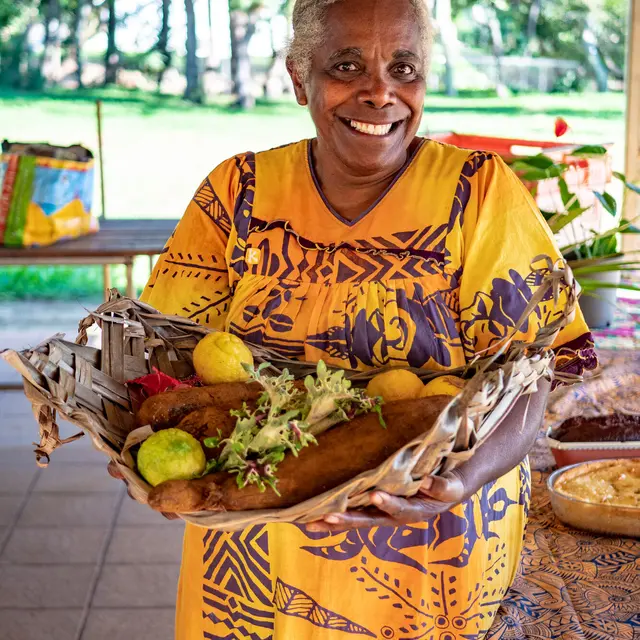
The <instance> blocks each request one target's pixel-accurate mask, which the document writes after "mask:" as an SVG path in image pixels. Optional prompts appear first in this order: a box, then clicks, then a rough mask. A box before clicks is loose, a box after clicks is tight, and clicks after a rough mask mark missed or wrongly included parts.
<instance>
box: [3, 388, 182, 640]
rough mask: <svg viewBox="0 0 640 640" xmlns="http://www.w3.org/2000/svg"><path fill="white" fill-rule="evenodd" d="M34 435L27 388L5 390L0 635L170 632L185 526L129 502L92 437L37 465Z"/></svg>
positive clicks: (145, 639)
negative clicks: (24, 391)
mask: <svg viewBox="0 0 640 640" xmlns="http://www.w3.org/2000/svg"><path fill="white" fill-rule="evenodd" d="M65 426H66V427H67V428H66V429H64V433H65V435H66V434H71V433H73V432H74V430H73V427H71V426H70V425H63V428H64V427H65ZM35 439H37V425H36V423H35V420H34V418H33V416H32V414H31V411H30V407H29V405H28V403H27V401H26V399H25V398H24V396H23V395H22V393H20V392H1V393H0V640H36V639H37V640H42V638H47V640H103V639H104V640H106V639H109V640H112V639H114V638H117V639H118V640H134V639H135V640H152V639H153V640H171V638H173V628H174V623H173V615H174V606H175V591H176V584H177V579H178V570H179V562H180V551H181V542H182V530H183V525H182V524H181V523H179V522H170V521H168V520H165V519H164V518H163V517H162V516H160V515H159V514H156V513H154V512H153V511H151V510H150V509H148V508H147V507H144V506H142V505H139V504H137V503H135V502H134V501H133V500H131V499H130V498H129V497H128V496H127V494H126V491H125V489H124V486H123V485H122V484H121V483H119V482H118V481H116V480H113V479H112V478H111V477H110V476H109V475H108V474H107V471H106V462H105V458H104V457H103V456H102V455H101V454H99V453H98V452H97V451H95V450H93V449H92V447H91V444H90V442H89V441H88V440H85V439H81V440H79V441H77V442H73V443H71V444H68V445H65V446H64V447H63V448H62V449H61V450H59V451H57V452H54V454H53V456H52V461H51V464H50V466H49V467H48V468H47V469H38V468H37V467H36V464H35V457H34V456H33V454H32V452H31V451H32V448H31V447H30V443H31V442H32V441H33V440H35Z"/></svg>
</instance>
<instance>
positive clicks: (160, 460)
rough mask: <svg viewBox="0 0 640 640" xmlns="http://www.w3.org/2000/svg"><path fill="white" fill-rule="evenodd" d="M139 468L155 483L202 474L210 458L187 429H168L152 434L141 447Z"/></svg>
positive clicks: (149, 481)
mask: <svg viewBox="0 0 640 640" xmlns="http://www.w3.org/2000/svg"><path fill="white" fill-rule="evenodd" d="M137 462H138V471H139V472H140V475H141V476H142V477H143V478H144V479H145V480H146V481H147V482H148V483H149V484H150V485H151V486H153V487H156V486H158V485H159V484H160V483H161V482H166V481H167V480H191V478H195V477H196V476H199V475H200V474H201V473H202V472H203V471H204V468H205V465H206V463H207V460H206V458H205V455H204V450H203V449H202V445H201V444H200V443H199V442H198V441H197V440H196V439H195V438H194V437H193V436H192V435H191V434H190V433H187V432H186V431H181V430H180V429H165V430H164V431H158V433H154V434H153V435H152V436H149V437H148V438H147V439H146V440H145V441H144V442H143V443H142V444H141V445H140V451H138V460H137Z"/></svg>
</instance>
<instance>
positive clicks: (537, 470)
mask: <svg viewBox="0 0 640 640" xmlns="http://www.w3.org/2000/svg"><path fill="white" fill-rule="evenodd" d="M636 304H637V303H636ZM626 306H627V310H628V311H631V312H632V313H634V315H635V318H633V319H631V317H630V316H628V315H625V314H622V313H621V314H620V316H619V318H618V322H617V323H616V326H614V328H612V329H611V330H608V331H606V332H601V333H598V334H596V346H597V347H598V348H599V355H600V359H601V363H602V365H603V371H602V374H601V375H600V376H598V377H596V378H594V379H592V380H590V381H588V382H585V383H584V384H580V385H576V386H574V387H570V388H568V389H565V390H562V389H559V390H558V391H556V392H555V393H554V394H553V398H552V400H551V401H550V403H549V411H548V414H547V424H550V423H552V422H555V421H557V420H562V419H564V418H566V417H569V416H571V415H580V414H582V415H588V414H592V415H598V414H606V413H612V412H613V411H614V410H616V409H618V408H620V407H623V408H625V409H627V410H631V411H640V351H637V350H633V349H634V348H635V349H638V348H639V347H640V324H638V322H639V321H640V306H635V307H634V306H633V304H629V303H627V304H626ZM612 349H613V350H612ZM531 463H532V469H533V470H534V471H533V473H532V477H533V489H532V503H531V509H530V513H529V525H528V527H527V532H526V536H525V547H524V551H523V555H522V563H521V566H520V570H519V572H518V576H517V578H516V580H515V583H514V585H513V587H512V588H511V590H510V592H509V593H508V595H507V598H506V599H505V600H504V602H503V603H502V605H501V607H500V610H499V612H498V615H497V617H496V620H495V621H494V624H493V627H492V628H491V631H490V632H489V633H488V634H487V640H519V639H521V638H531V639H536V640H542V639H547V638H559V639H560V638H561V639H562V640H640V539H632V538H613V537H605V536H598V535H592V534H589V533H586V532H583V531H577V530H575V529H570V528H568V527H566V526H564V525H563V524H562V523H560V521H559V520H558V519H557V518H556V517H555V515H554V513H553V510H552V509H551V505H550V501H549V495H548V492H547V489H546V479H547V477H548V475H549V471H550V469H551V468H552V466H553V458H552V457H551V454H550V452H549V449H548V447H547V445H546V443H545V440H544V435H543V432H541V433H540V434H539V437H538V441H537V443H536V446H535V448H534V450H533V451H532V454H531ZM638 530H639V532H640V521H639V522H638Z"/></svg>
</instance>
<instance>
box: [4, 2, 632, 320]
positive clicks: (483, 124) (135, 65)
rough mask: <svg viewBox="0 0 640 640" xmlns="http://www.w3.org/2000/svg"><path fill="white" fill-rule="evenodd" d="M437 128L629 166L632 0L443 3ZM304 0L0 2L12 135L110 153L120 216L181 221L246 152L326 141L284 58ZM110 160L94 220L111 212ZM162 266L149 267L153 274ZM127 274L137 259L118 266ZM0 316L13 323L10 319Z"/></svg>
mask: <svg viewBox="0 0 640 640" xmlns="http://www.w3.org/2000/svg"><path fill="white" fill-rule="evenodd" d="M431 4H432V12H433V16H434V20H435V23H436V27H437V32H438V35H437V42H436V47H435V51H434V60H433V70H432V73H431V76H430V78H429V92H428V96H427V101H426V109H425V117H424V120H423V131H422V133H425V134H428V133H435V132H446V131H457V132H461V133H465V134H481V135H484V136H496V135H497V136H508V137H512V138H524V139H536V140H554V135H553V127H554V121H555V119H556V118H558V117H562V118H564V119H565V120H566V121H568V122H569V123H570V126H571V130H570V131H569V133H568V134H567V135H566V136H565V137H564V138H563V142H564V143H580V144H587V143H589V144H602V143H613V145H614V147H613V148H612V150H611V155H612V158H613V164H614V168H619V169H622V166H623V164H624V123H625V120H624V118H625V114H624V109H625V96H624V78H625V60H626V39H627V31H628V26H629V25H628V15H629V3H628V1H627V0H554V2H549V1H548V0H516V1H507V0H432V3H431ZM292 5H293V1H292V0H262V1H256V0H0V138H8V139H9V140H19V141H31V142H35V141H37V142H44V141H46V142H48V143H51V144H58V145H64V146H66V145H70V144H74V143H80V144H83V145H84V146H86V147H87V148H89V149H90V150H92V151H93V152H94V154H96V155H97V149H98V142H97V123H96V100H98V99H99V100H101V101H102V103H103V106H102V120H103V121H102V127H103V141H104V149H103V151H104V166H103V175H104V191H105V194H104V195H105V197H104V203H105V211H104V213H105V214H106V216H107V217H109V218H178V217H180V215H181V214H182V212H183V210H184V208H185V206H186V203H187V202H188V200H189V198H190V197H191V195H192V193H193V191H194V190H195V189H196V187H197V186H198V184H199V182H200V180H201V179H202V178H203V177H204V176H205V175H206V174H207V173H208V172H209V171H210V170H211V169H212V168H213V167H214V166H215V165H216V164H217V163H218V162H220V161H221V160H223V159H225V158H227V157H229V156H230V155H233V154H234V153H238V152H242V151H246V150H252V151H260V150H262V149H266V148H270V147H273V146H277V145H280V144H283V143H286V142H290V141H294V140H297V139H300V138H303V137H306V136H312V135H313V127H312V124H311V121H310V119H309V117H308V115H307V114H306V111H305V110H304V109H301V108H299V107H298V106H297V105H296V104H295V102H294V100H293V97H292V95H291V91H290V87H289V81H288V77H287V74H286V69H285V50H286V43H287V40H288V38H289V36H290V33H291V26H290V24H291V23H290V16H291V10H292ZM99 175H100V173H99V171H97V170H96V172H95V179H96V197H95V198H94V203H93V212H94V214H97V215H100V214H101V213H103V212H101V211H100V208H101V201H100V197H99V196H98V195H97V194H98V181H99ZM148 271H149V268H148V260H144V259H139V260H137V262H136V268H135V281H136V285H137V286H138V287H141V286H143V285H144V282H145V280H146V278H147V276H148ZM112 274H113V282H114V284H115V285H117V286H123V282H124V267H118V266H114V267H113V268H112ZM102 287H103V272H102V269H101V267H99V266H90V267H87V266H84V267H82V266H77V267H69V266H57V267H53V266H47V265H42V266H6V267H0V296H1V297H2V299H4V300H16V299H34V298H38V299H58V300H59V299H64V298H67V299H76V298H78V297H87V296H89V297H95V296H97V297H98V298H100V296H101V292H102ZM0 321H1V318H0Z"/></svg>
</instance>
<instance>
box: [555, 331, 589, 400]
mask: <svg viewBox="0 0 640 640" xmlns="http://www.w3.org/2000/svg"><path fill="white" fill-rule="evenodd" d="M554 351H555V353H556V358H557V361H558V364H557V366H556V371H559V372H562V373H570V374H574V375H582V374H583V373H584V372H585V371H593V370H594V369H596V367H597V366H598V354H597V353H596V350H595V345H594V342H593V336H592V335H591V333H584V334H583V335H581V336H578V337H577V338H576V339H575V340H571V341H570V342H567V343H565V344H563V345H561V346H559V347H556V348H555V349H554ZM554 384H555V383H554ZM558 384H561V383H558ZM554 388H555V387H554Z"/></svg>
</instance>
